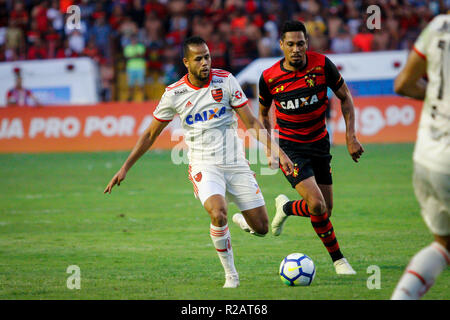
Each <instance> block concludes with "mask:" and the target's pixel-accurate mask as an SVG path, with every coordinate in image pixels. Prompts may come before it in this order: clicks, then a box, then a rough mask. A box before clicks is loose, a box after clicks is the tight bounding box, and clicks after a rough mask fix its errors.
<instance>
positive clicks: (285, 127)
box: [259, 52, 344, 143]
mask: <svg viewBox="0 0 450 320" xmlns="http://www.w3.org/2000/svg"><path fill="white" fill-rule="evenodd" d="M283 62H284V58H283V59H281V60H280V61H278V62H277V63H275V64H274V65H273V66H272V67H270V68H269V69H266V70H264V72H263V73H262V75H261V78H260V80H259V102H260V103H261V104H262V105H263V106H264V107H267V108H270V106H271V105H272V101H273V102H274V104H275V107H276V110H275V115H276V125H275V129H278V130H279V138H280V139H285V140H290V141H294V142H299V143H310V142H315V141H318V140H320V139H322V138H324V137H325V136H326V135H327V129H326V125H325V114H326V110H327V107H328V97H327V87H330V88H331V89H332V90H333V91H337V90H338V89H339V88H340V87H341V85H342V84H343V83H344V79H343V78H342V76H341V75H340V73H339V71H338V70H337V68H336V66H335V65H334V64H333V62H331V60H330V59H328V58H327V57H326V56H324V55H322V54H319V53H316V52H307V53H306V65H305V66H304V67H303V68H302V69H300V70H296V71H289V70H286V69H285V68H284V67H283Z"/></svg>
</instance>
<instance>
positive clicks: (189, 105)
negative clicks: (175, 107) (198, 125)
mask: <svg viewBox="0 0 450 320" xmlns="http://www.w3.org/2000/svg"><path fill="white" fill-rule="evenodd" d="M192 106H193V104H192V103H191V102H190V101H188V103H186V105H185V106H184V107H185V108H190V107H192Z"/></svg>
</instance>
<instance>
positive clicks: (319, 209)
mask: <svg viewBox="0 0 450 320" xmlns="http://www.w3.org/2000/svg"><path fill="white" fill-rule="evenodd" d="M308 208H309V211H310V212H311V214H312V215H315V216H321V215H323V214H325V213H326V212H327V205H326V203H325V201H324V200H321V199H312V200H310V201H309V202H308Z"/></svg>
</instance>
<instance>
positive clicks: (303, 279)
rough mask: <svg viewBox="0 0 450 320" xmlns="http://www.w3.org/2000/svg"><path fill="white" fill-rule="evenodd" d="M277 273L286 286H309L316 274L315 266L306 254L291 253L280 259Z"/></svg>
mask: <svg viewBox="0 0 450 320" xmlns="http://www.w3.org/2000/svg"><path fill="white" fill-rule="evenodd" d="M279 274H280V278H281V281H283V283H284V284H286V285H288V286H309V285H310V284H311V282H312V281H313V280H314V277H315V275H316V266H315V265H314V262H313V261H312V260H311V258H310V257H308V256H307V255H306V254H303V253H291V254H290V255H288V256H287V257H286V258H284V259H283V261H281V264H280V272H279Z"/></svg>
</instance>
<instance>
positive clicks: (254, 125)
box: [236, 104, 294, 175]
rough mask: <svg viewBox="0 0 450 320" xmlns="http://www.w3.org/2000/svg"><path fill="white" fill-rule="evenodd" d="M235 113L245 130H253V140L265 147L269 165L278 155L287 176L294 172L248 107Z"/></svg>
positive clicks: (286, 157) (290, 162)
mask: <svg viewBox="0 0 450 320" xmlns="http://www.w3.org/2000/svg"><path fill="white" fill-rule="evenodd" d="M236 113H237V114H238V115H239V117H240V118H241V120H242V122H243V123H244V125H245V127H246V128H247V129H254V130H252V131H251V132H252V133H254V134H255V138H256V139H258V141H260V142H262V143H263V144H264V145H265V146H266V154H267V158H268V159H269V165H270V162H271V161H273V160H275V161H276V160H278V159H276V156H274V155H278V156H279V161H280V165H281V167H282V168H283V170H284V171H285V172H286V173H287V174H288V175H290V174H291V173H292V172H293V171H294V164H293V163H292V161H291V159H289V157H288V156H287V155H286V153H284V151H283V150H281V148H280V147H279V146H278V144H277V143H276V142H275V141H274V140H273V139H272V137H271V136H270V135H269V133H268V131H267V130H266V128H264V126H263V125H262V123H261V122H260V121H259V120H258V119H257V118H256V117H255V116H254V115H253V112H252V111H251V110H250V107H249V105H248V104H246V105H244V106H243V107H241V108H238V109H236ZM274 158H275V159H274Z"/></svg>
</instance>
